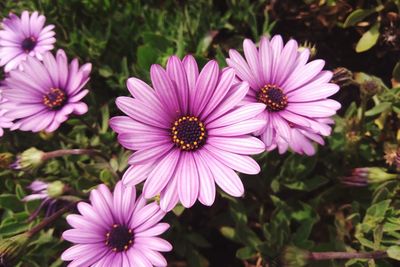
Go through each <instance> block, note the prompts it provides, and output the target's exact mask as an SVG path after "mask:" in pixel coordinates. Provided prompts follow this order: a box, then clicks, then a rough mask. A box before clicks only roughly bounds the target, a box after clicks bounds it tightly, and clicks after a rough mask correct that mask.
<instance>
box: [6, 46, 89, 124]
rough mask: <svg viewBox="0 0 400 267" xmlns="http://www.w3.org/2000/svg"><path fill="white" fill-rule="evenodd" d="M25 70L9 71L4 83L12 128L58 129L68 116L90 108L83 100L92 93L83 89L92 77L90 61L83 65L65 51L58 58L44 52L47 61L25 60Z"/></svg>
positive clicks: (7, 113) (60, 51) (8, 115)
mask: <svg viewBox="0 0 400 267" xmlns="http://www.w3.org/2000/svg"><path fill="white" fill-rule="evenodd" d="M22 65H23V70H13V71H11V72H10V73H9V75H8V77H7V78H6V79H5V81H4V85H3V97H4V99H5V101H4V103H1V104H0V108H2V109H5V110H7V112H5V116H7V117H10V118H13V119H14V125H13V126H12V127H11V130H15V129H19V130H22V131H33V132H38V131H42V130H45V131H46V132H52V131H55V130H56V129H57V128H58V127H59V126H60V124H61V123H63V122H64V121H66V120H67V119H68V115H70V114H71V113H74V114H78V115H81V114H84V113H86V112H87V110H88V107H87V105H86V104H85V103H83V102H81V100H82V98H83V97H85V95H86V94H87V93H88V92H89V91H88V90H86V89H85V90H82V88H83V86H85V84H86V83H87V82H88V80H89V74H90V71H91V68H92V65H91V64H90V63H87V64H84V65H83V66H82V67H80V68H79V64H78V60H77V59H74V60H72V62H71V64H70V65H69V66H68V59H67V57H66V55H65V52H64V51H63V50H58V51H57V56H56V57H54V56H53V55H52V54H51V53H50V52H46V53H44V55H43V62H41V61H39V60H37V59H36V58H34V57H29V58H27V60H26V61H25V62H23V63H22Z"/></svg>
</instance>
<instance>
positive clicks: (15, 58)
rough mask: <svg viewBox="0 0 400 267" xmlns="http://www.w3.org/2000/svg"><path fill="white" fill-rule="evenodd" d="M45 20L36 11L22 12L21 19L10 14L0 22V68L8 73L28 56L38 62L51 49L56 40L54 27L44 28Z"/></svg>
mask: <svg viewBox="0 0 400 267" xmlns="http://www.w3.org/2000/svg"><path fill="white" fill-rule="evenodd" d="M45 22H46V18H45V16H43V15H39V13H38V12H37V11H35V12H33V13H32V14H29V12H28V11H24V12H22V15H21V17H18V16H16V15H14V14H12V13H11V14H10V15H9V16H8V18H4V19H3V22H2V28H3V29H2V30H1V31H0V66H5V68H4V70H5V72H9V71H10V70H12V69H15V68H17V67H19V66H20V65H21V62H23V61H24V60H25V59H26V58H27V57H28V56H34V57H36V58H38V59H40V60H42V58H43V53H44V52H46V51H49V50H52V49H53V47H54V46H53V44H54V43H55V41H56V39H55V38H54V37H53V36H54V35H55V33H54V31H53V28H54V25H48V26H45V27H44V24H45Z"/></svg>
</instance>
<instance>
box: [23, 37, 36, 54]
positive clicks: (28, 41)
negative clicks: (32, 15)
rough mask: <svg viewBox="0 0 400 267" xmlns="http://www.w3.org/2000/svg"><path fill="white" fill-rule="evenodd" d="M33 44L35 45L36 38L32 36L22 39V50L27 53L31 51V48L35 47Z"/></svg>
mask: <svg viewBox="0 0 400 267" xmlns="http://www.w3.org/2000/svg"><path fill="white" fill-rule="evenodd" d="M35 46H36V39H35V38H34V37H28V38H25V39H24V40H23V41H22V49H24V51H25V52H27V53H28V52H30V51H32V50H33V48H35Z"/></svg>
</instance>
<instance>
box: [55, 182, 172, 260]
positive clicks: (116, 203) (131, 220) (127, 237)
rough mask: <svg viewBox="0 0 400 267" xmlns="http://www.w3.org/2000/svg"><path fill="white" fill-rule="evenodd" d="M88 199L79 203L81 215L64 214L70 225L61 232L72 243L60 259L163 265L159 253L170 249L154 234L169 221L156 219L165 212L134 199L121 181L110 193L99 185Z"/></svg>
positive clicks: (140, 199)
mask: <svg viewBox="0 0 400 267" xmlns="http://www.w3.org/2000/svg"><path fill="white" fill-rule="evenodd" d="M90 202H91V204H88V203H83V202H81V203H79V204H78V210H79V212H80V213H81V215H75V214H74V215H69V216H67V221H68V223H69V224H70V225H71V226H72V227H73V228H74V229H71V230H67V231H65V232H64V233H63V237H64V239H66V240H68V241H70V242H72V243H75V244H76V245H74V246H73V247H71V248H69V249H67V250H66V251H64V253H63V254H62V255H61V259H62V260H64V261H72V262H71V263H70V264H69V265H68V266H69V267H74V266H76V267H78V266H96V267H100V266H115V267H125V266H138V267H148V266H167V262H166V260H165V258H164V257H163V256H162V254H161V253H160V252H166V251H171V250H172V246H171V244H170V243H168V242H167V241H165V240H164V239H161V238H159V237H157V236H159V235H160V234H162V233H164V232H165V231H166V230H167V229H168V228H169V224H167V223H160V222H159V221H160V220H161V219H162V218H163V217H164V216H165V212H164V211H162V210H161V209H160V207H159V206H158V205H157V204H156V203H155V202H153V203H151V204H147V205H146V200H145V199H144V198H142V197H140V198H138V199H136V192H135V188H134V187H131V186H129V187H126V186H124V185H123V184H122V182H118V183H117V185H116V186H115V189H114V193H113V194H112V193H111V192H110V190H109V189H108V188H107V187H106V186H105V185H103V184H102V185H99V187H98V188H97V189H95V190H92V191H91V193H90Z"/></svg>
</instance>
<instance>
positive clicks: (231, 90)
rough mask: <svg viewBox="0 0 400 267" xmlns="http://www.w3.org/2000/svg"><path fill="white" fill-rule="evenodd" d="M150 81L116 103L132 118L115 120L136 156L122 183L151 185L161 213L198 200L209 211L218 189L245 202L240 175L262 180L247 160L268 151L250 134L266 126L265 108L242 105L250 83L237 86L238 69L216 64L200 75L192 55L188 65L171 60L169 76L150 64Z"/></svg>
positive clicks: (149, 193)
mask: <svg viewBox="0 0 400 267" xmlns="http://www.w3.org/2000/svg"><path fill="white" fill-rule="evenodd" d="M150 75H151V80H152V84H153V87H154V89H153V88H151V87H150V86H148V85H147V84H146V83H144V82H143V81H141V80H139V79H136V78H130V79H129V80H128V82H127V87H128V90H129V91H130V93H131V94H132V96H133V97H134V98H131V97H118V98H117V101H116V104H117V106H118V107H119V109H120V110H122V111H123V112H124V113H125V114H126V115H128V116H119V117H114V118H112V119H111V120H110V125H111V127H112V128H113V129H114V131H116V132H117V133H118V134H119V135H118V140H119V142H120V143H121V144H122V145H123V146H124V147H126V148H127V149H131V150H136V152H135V153H133V155H132V156H131V157H130V159H129V163H130V164H131V165H132V166H130V167H129V169H128V170H127V171H126V172H125V174H124V176H123V181H124V183H126V184H133V185H136V184H138V183H141V182H142V181H144V180H146V181H145V183H144V188H143V194H144V196H145V197H146V198H152V197H154V196H156V195H158V194H160V205H161V208H162V209H164V210H166V211H168V210H171V209H172V208H173V207H174V206H175V205H176V204H177V202H178V201H179V200H180V201H181V203H182V204H183V206H185V207H191V206H192V205H193V204H194V203H195V202H196V200H197V199H199V201H200V202H201V203H203V204H204V205H208V206H210V205H212V204H213V202H214V199H215V190H216V189H215V183H216V184H217V185H218V186H219V187H220V188H221V189H222V190H223V191H225V192H226V193H228V194H230V195H232V196H241V195H243V192H244V189H243V184H242V181H241V180H240V178H239V176H238V175H237V174H236V172H235V171H238V172H242V173H247V174H257V173H259V171H260V167H259V166H258V164H257V162H256V161H255V160H254V159H252V158H251V157H250V156H249V155H252V154H258V153H261V152H263V151H264V150H265V146H264V144H263V143H262V142H261V141H260V140H258V139H257V138H255V137H252V136H250V135H249V134H250V133H252V132H254V131H256V130H259V129H260V128H262V127H264V125H265V121H263V120H257V119H254V117H255V116H257V115H258V114H260V113H261V112H262V111H263V110H264V108H265V106H264V105H263V104H260V103H250V104H247V105H242V106H240V107H238V106H237V105H238V104H239V103H240V102H241V101H242V100H243V97H244V96H245V95H246V94H247V91H248V88H249V87H248V84H247V83H246V82H240V83H235V73H234V71H233V69H230V68H227V69H225V70H223V71H221V70H220V69H219V67H218V64H217V62H216V61H214V60H212V61H209V62H208V63H207V64H206V65H205V66H204V68H203V69H202V71H201V72H200V73H199V70H198V67H197V63H196V61H195V59H194V58H193V57H192V56H186V57H185V58H184V59H183V61H181V60H180V59H179V58H178V57H176V56H172V57H170V58H169V59H168V63H167V67H166V70H164V69H163V68H162V67H161V66H159V65H153V66H152V67H151V70H150ZM234 170H235V171H234ZM146 178H147V179H146Z"/></svg>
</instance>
